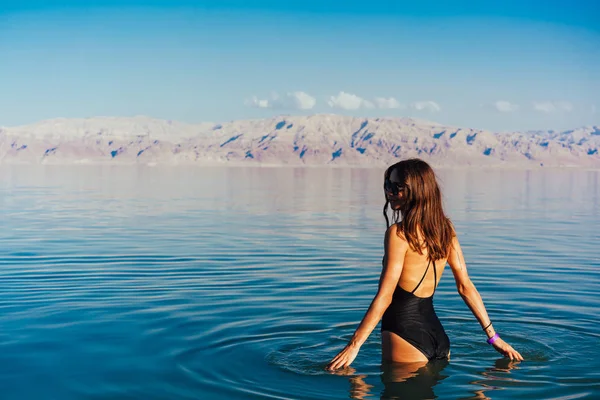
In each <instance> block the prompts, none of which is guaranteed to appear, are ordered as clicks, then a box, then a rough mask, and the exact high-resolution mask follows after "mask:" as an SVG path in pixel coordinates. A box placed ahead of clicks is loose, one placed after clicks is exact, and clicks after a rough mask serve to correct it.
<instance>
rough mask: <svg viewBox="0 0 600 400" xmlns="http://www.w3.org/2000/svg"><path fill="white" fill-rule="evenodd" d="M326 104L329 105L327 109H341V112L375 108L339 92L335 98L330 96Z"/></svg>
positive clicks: (361, 100)
mask: <svg viewBox="0 0 600 400" xmlns="http://www.w3.org/2000/svg"><path fill="white" fill-rule="evenodd" d="M327 104H329V107H331V108H341V109H343V110H358V109H359V108H374V107H375V106H374V105H373V103H371V102H370V101H368V100H365V99H363V98H361V97H358V96H357V95H354V94H350V93H346V92H340V93H338V95H337V96H331V97H330V98H329V101H328V102H327Z"/></svg>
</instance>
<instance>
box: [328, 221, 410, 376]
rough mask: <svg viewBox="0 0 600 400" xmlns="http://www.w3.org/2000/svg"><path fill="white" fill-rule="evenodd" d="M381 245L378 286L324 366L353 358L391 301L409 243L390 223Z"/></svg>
mask: <svg viewBox="0 0 600 400" xmlns="http://www.w3.org/2000/svg"><path fill="white" fill-rule="evenodd" d="M384 249H385V257H384V263H383V269H382V271H381V278H380V279H379V290H378V291H377V294H376V295H375V298H374V299H373V301H372V302H371V305H370V306H369V309H368V310H367V312H366V314H365V316H364V317H363V319H362V321H361V322H360V324H359V325H358V328H357V329H356V331H355V332H354V335H353V336H352V338H351V339H350V342H349V343H348V344H347V345H346V347H344V349H342V351H340V352H339V353H338V354H337V355H336V356H335V357H334V358H333V360H331V361H330V362H329V364H327V367H326V369H328V370H330V371H334V370H336V369H338V368H345V367H347V366H349V365H350V364H351V363H352V362H353V361H354V359H355V358H356V356H357V355H358V351H359V350H360V347H361V346H362V345H363V343H364V342H365V341H366V340H367V338H368V337H369V335H370V334H371V332H373V329H375V327H376V326H377V324H378V323H379V321H380V320H381V317H382V316H383V313H384V312H385V310H386V309H387V308H388V306H389V305H390V303H391V302H392V296H393V294H394V291H395V290H396V286H397V285H398V280H399V279H400V274H401V273H402V267H403V265H404V256H405V255H406V251H407V250H408V243H407V242H406V240H405V239H404V235H402V234H400V235H399V234H398V226H397V225H396V224H394V225H392V226H390V227H389V228H388V230H387V231H386V233H385V240H384Z"/></svg>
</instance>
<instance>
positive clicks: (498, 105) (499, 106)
mask: <svg viewBox="0 0 600 400" xmlns="http://www.w3.org/2000/svg"><path fill="white" fill-rule="evenodd" d="M493 106H494V108H495V109H496V110H497V111H500V112H503V113H509V112H515V111H517V110H518V109H519V106H518V105H516V104H512V103H511V102H509V101H506V100H498V101H497V102H495V103H494V104H493Z"/></svg>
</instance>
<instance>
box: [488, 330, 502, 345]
mask: <svg viewBox="0 0 600 400" xmlns="http://www.w3.org/2000/svg"><path fill="white" fill-rule="evenodd" d="M499 338H500V335H498V334H497V333H496V334H495V335H494V336H492V337H491V338H489V339H488V340H487V342H488V344H492V343H494V342H495V341H496V340H498V339H499Z"/></svg>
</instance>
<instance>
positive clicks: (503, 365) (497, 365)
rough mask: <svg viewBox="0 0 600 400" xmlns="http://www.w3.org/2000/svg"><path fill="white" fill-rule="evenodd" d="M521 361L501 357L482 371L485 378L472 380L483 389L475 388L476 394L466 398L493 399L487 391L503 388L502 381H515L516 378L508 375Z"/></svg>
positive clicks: (473, 383)
mask: <svg viewBox="0 0 600 400" xmlns="http://www.w3.org/2000/svg"><path fill="white" fill-rule="evenodd" d="M519 363H520V361H511V360H509V359H508V358H499V359H497V360H496V361H495V362H494V366H493V367H491V368H487V369H486V370H485V371H483V372H480V374H481V375H483V376H484V377H485V378H484V379H478V380H475V381H472V382H471V384H472V385H477V386H481V387H482V388H481V389H477V390H474V391H473V393H474V396H472V397H468V398H466V399H465V400H467V399H468V400H470V399H491V397H489V396H488V395H487V394H486V392H490V391H494V390H502V389H503V386H502V385H501V383H502V382H510V381H514V379H512V378H510V377H508V376H507V375H508V374H509V373H510V371H511V370H513V369H518V365H519Z"/></svg>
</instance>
